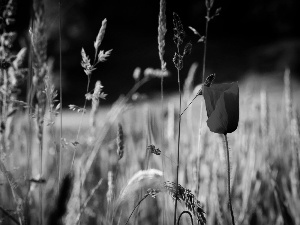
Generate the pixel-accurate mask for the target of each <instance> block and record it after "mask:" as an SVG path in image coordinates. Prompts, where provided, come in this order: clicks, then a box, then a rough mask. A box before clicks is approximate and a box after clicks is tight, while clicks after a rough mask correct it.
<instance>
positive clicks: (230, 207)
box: [224, 134, 235, 225]
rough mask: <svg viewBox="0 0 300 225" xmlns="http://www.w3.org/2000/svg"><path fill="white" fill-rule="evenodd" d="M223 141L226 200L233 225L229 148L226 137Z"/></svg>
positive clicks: (225, 136)
mask: <svg viewBox="0 0 300 225" xmlns="http://www.w3.org/2000/svg"><path fill="white" fill-rule="evenodd" d="M224 140H225V151H226V159H227V191H228V198H229V203H228V204H229V209H230V214H231V221H232V224H233V225H235V222H234V215H233V209H232V205H231V194H230V161H229V148H228V140H227V135H226V134H224Z"/></svg>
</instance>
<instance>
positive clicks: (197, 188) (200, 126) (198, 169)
mask: <svg viewBox="0 0 300 225" xmlns="http://www.w3.org/2000/svg"><path fill="white" fill-rule="evenodd" d="M209 16H210V9H209V8H207V10H206V24H205V39H204V50H203V64H202V94H203V92H204V88H203V85H204V81H205V69H206V66H205V64H206V51H207V36H208V23H209ZM202 117H203V101H201V103H200V118H199V130H198V148H197V149H198V152H199V155H198V159H197V167H198V168H197V170H196V171H197V184H196V185H197V187H196V196H198V193H199V188H200V182H199V180H198V179H199V174H200V158H201V147H200V143H201V129H202Z"/></svg>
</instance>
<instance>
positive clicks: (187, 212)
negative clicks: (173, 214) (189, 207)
mask: <svg viewBox="0 0 300 225" xmlns="http://www.w3.org/2000/svg"><path fill="white" fill-rule="evenodd" d="M185 213H186V214H188V215H189V216H190V218H191V221H192V225H194V221H193V216H192V214H191V213H190V212H189V211H183V212H182V213H180V215H179V217H178V220H177V225H179V222H180V219H181V216H182V215H183V214H185Z"/></svg>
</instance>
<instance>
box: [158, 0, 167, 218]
mask: <svg viewBox="0 0 300 225" xmlns="http://www.w3.org/2000/svg"><path fill="white" fill-rule="evenodd" d="M159 6H160V7H159V16H158V53H159V59H160V62H161V70H162V71H163V72H164V71H166V62H165V61H164V58H163V57H164V54H165V35H166V33H167V21H166V20H167V19H166V0H160V4H159ZM160 95H161V112H163V109H164V76H161V78H160ZM164 129H165V128H164V124H163V123H162V126H161V146H164ZM161 163H162V171H163V176H164V168H165V158H164V157H161ZM162 204H163V206H164V207H163V212H162V215H163V216H162V223H163V224H164V223H165V210H164V208H165V199H164V197H163V200H162Z"/></svg>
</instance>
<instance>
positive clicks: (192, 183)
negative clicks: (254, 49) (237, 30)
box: [0, 0, 300, 225]
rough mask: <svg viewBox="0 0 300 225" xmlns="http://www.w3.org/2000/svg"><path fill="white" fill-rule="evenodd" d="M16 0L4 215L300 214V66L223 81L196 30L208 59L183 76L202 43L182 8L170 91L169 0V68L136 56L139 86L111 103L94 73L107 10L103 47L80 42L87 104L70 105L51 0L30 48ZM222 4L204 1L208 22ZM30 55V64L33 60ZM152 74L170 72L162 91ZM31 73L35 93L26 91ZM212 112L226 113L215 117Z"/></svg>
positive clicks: (215, 217) (163, 220)
mask: <svg viewBox="0 0 300 225" xmlns="http://www.w3.org/2000/svg"><path fill="white" fill-rule="evenodd" d="M10 3H11V1H8V3H7V6H6V8H5V10H6V11H5V10H4V12H3V15H1V18H2V17H3V18H5V19H6V20H3V21H5V22H3V24H2V26H1V29H2V33H1V39H0V40H1V48H0V52H1V54H0V58H1V71H0V75H1V77H0V79H1V80H0V85H1V94H0V97H1V102H0V106H1V133H0V141H1V144H0V156H1V157H0V171H1V172H0V224H3V225H10V224H20V225H22V224H24V225H27V224H28V225H29V224H33V225H35V224H40V225H42V224H48V225H56V224H57V225H62V224H66V225H75V224H87V225H90V224H103V225H109V224H111V225H113V224H143V225H155V224H163V225H169V224H174V225H175V224H201V225H202V224H209V225H215V224H222V225H223V224H224V225H226V224H245V225H247V224H249V225H260V224H264V225H274V224H275V225H281V224H284V225H297V224H300V214H299V212H300V194H299V188H300V158H299V148H300V133H299V131H300V130H299V125H300V117H299V104H300V84H299V83H298V81H297V79H295V76H296V75H295V74H293V71H290V69H289V68H286V69H285V70H284V71H282V72H270V73H265V74H259V73H257V72H253V73H252V72H249V73H247V74H243V76H241V79H240V80H237V81H236V82H227V83H221V82H219V79H218V74H216V75H210V76H207V75H209V74H206V73H205V57H206V41H207V40H206V38H205V36H207V33H206V34H205V36H201V35H200V34H199V33H198V34H197V31H195V30H194V33H195V35H198V36H199V42H204V54H203V65H199V63H194V64H192V65H187V64H184V66H185V67H190V68H189V72H188V74H187V75H186V76H185V77H186V79H184V80H180V75H182V74H180V71H181V69H182V66H183V60H184V59H185V58H186V57H188V54H189V53H190V51H191V48H192V44H191V43H190V42H187V43H186V44H185V45H183V43H185V41H184V36H185V33H184V29H185V28H183V25H182V24H181V21H180V18H179V16H178V15H177V14H175V13H174V19H173V20H174V25H173V26H174V42H175V45H176V46H177V51H176V54H175V56H174V59H173V62H174V65H173V64H172V63H171V62H168V66H175V67H176V69H177V73H178V74H177V75H178V81H179V82H178V83H179V91H178V92H172V93H164V91H163V81H164V78H165V77H167V76H170V73H169V72H168V70H167V68H166V64H165V62H164V58H163V57H164V51H165V50H164V45H165V40H164V35H165V32H166V27H165V14H164V11H165V7H166V3H165V1H164V0H161V1H160V12H157V14H158V15H159V17H158V18H159V27H158V46H159V47H158V52H159V57H160V60H161V68H159V69H153V68H147V69H145V70H141V69H140V68H138V67H137V68H136V69H135V70H134V71H132V73H133V75H132V79H133V80H134V81H135V83H134V85H133V87H132V89H131V90H130V91H129V92H128V93H127V94H125V95H124V93H119V95H120V97H119V99H118V100H117V101H116V102H114V103H113V104H103V102H104V101H105V98H106V94H108V95H109V93H106V90H105V87H103V86H102V85H101V82H100V81H98V82H96V83H92V82H91V81H92V80H91V76H92V75H93V71H95V70H96V69H97V66H101V63H103V62H105V61H106V60H109V56H110V55H111V54H114V51H111V50H108V51H106V50H105V51H104V50H102V47H101V42H102V40H103V38H104V39H105V37H104V36H105V32H106V31H105V29H106V26H107V20H106V19H103V20H102V25H101V28H100V30H99V33H98V35H97V37H96V39H95V42H94V50H95V57H94V58H93V57H91V56H89V55H88V54H87V53H86V52H85V50H84V49H83V48H82V51H81V56H82V61H81V62H78V63H81V66H82V67H83V71H82V73H83V74H85V75H86V77H87V92H86V93H82V98H83V99H85V103H84V106H77V105H69V106H64V107H61V105H60V102H62V96H61V95H60V94H59V93H61V92H62V89H61V86H54V85H53V77H52V74H51V71H52V70H51V63H49V61H48V60H47V54H46V48H47V41H46V39H47V38H46V37H45V33H44V31H45V24H44V11H43V10H44V8H43V2H42V1H34V7H33V10H34V13H35V14H34V15H35V17H34V19H33V22H32V25H33V26H32V29H31V30H30V41H31V50H30V51H27V52H26V50H25V49H20V51H19V52H17V53H16V54H15V53H13V51H11V50H10V44H11V42H12V39H13V38H12V36H13V34H11V32H8V31H6V29H5V28H6V27H9V25H10V24H9V22H7V21H9V20H8V19H11V17H12V16H13V13H11V14H10V13H8V12H10V11H13V10H12V7H13V6H12V5H10ZM213 4H214V1H213V0H210V1H209V0H206V7H207V17H206V18H207V24H206V26H208V22H209V21H210V20H212V19H214V17H217V16H218V13H219V11H218V9H216V10H215V9H214V8H212V7H213ZM210 13H211V14H210ZM192 29H193V28H192ZM208 41H209V40H208ZM91 45H92V43H91ZM100 49H101V50H100ZM207 51H209V49H208V50H207ZM27 54H28V55H27ZM25 58H26V59H27V58H28V60H29V62H31V64H30V63H28V64H29V65H26V66H24V61H25ZM57 60H58V61H59V60H61V58H60V59H57ZM25 64H26V63H25ZM137 66H138V65H137ZM196 70H198V71H199V70H202V71H203V79H202V83H201V84H195V83H194V80H195V76H196V75H195V74H196ZM172 76H175V74H172ZM212 76H213V78H212ZM207 77H208V78H207ZM60 79H62V77H60ZM152 79H159V80H161V88H162V89H161V92H160V93H157V94H156V95H151V96H150V95H148V93H140V92H139V90H140V89H139V88H141V87H142V86H144V85H147V84H148V82H150V81H151V80H152ZM26 82H27V92H26V93H27V96H26V98H25V99H26V100H25V99H24V98H23V99H21V98H19V92H18V90H19V88H20V86H22V85H23V87H24V83H26ZM60 84H61V83H60ZM115 91H117V90H115ZM208 93H212V94H211V96H209V95H208ZM210 104H211V105H212V107H213V112H212V113H211V112H209V109H210V107H211V105H210ZM222 104H224V105H225V106H224V105H222ZM230 107H234V110H233V111H232V108H230ZM214 113H219V114H218V115H219V117H218V116H216V117H215V119H214V120H213V121H212V120H210V122H209V123H207V121H208V120H209V119H210V118H213V116H214V115H216V114H214ZM219 121H221V122H220V123H219ZM232 124H233V125H232ZM237 125H238V126H237ZM236 126H237V127H236ZM216 127H217V128H216ZM224 129H225V130H224ZM175 212H176V213H175ZM174 214H175V217H174Z"/></svg>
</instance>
